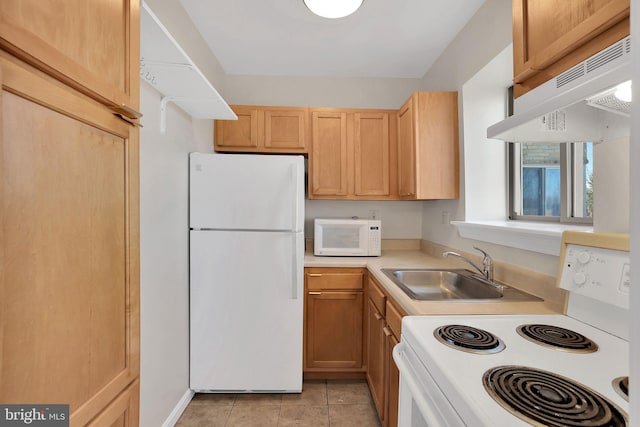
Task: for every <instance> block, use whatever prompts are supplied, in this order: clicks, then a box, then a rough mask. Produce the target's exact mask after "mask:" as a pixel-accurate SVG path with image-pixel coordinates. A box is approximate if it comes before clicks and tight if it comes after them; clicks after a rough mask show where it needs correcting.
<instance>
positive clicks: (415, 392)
mask: <svg viewBox="0 0 640 427" xmlns="http://www.w3.org/2000/svg"><path fill="white" fill-rule="evenodd" d="M393 359H394V360H395V362H396V365H397V366H398V369H399V370H400V400H399V404H398V426H399V427H423V426H427V427H464V426H466V424H465V423H464V422H463V421H462V419H461V418H460V416H459V415H458V414H457V412H456V411H455V409H454V408H453V406H452V405H451V403H450V402H449V401H448V400H447V398H446V396H445V395H444V394H443V393H442V391H441V390H440V388H439V387H438V384H437V383H436V382H435V381H434V379H433V377H432V376H431V375H430V374H429V372H428V371H427V369H426V368H425V367H424V365H423V364H422V362H420V359H418V356H417V354H416V353H415V351H414V350H413V349H412V348H411V346H410V345H409V344H408V343H407V342H406V341H402V342H400V344H398V345H397V346H396V347H395V348H394V349H393Z"/></svg>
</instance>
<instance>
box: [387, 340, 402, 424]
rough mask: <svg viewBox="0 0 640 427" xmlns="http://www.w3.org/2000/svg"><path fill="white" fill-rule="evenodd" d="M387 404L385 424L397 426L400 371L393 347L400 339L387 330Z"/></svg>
mask: <svg viewBox="0 0 640 427" xmlns="http://www.w3.org/2000/svg"><path fill="white" fill-rule="evenodd" d="M385 335H386V340H385V346H386V361H387V366H386V378H387V387H386V391H387V394H386V404H385V409H386V411H387V412H386V413H385V417H384V419H385V426H386V427H396V426H397V425H398V397H399V395H400V371H399V370H398V367H397V366H396V362H395V361H394V360H393V354H392V352H393V348H394V347H395V346H396V345H398V339H397V338H396V337H395V336H394V335H393V334H391V333H390V331H389V329H387V330H386V333H385Z"/></svg>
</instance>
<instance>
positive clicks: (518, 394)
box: [482, 366, 628, 427]
mask: <svg viewBox="0 0 640 427" xmlns="http://www.w3.org/2000/svg"><path fill="white" fill-rule="evenodd" d="M482 381H483V384H484V388H485V389H486V390H487V392H488V393H489V394H490V395H491V397H493V399H494V400H495V401H496V402H498V403H499V404H500V405H502V407H503V408H505V409H506V410H508V411H509V412H511V413H512V414H513V415H515V416H517V417H518V418H520V419H522V420H524V421H527V422H529V423H531V424H533V425H539V426H549V427H565V426H578V427H579V426H608V427H615V426H626V425H627V422H628V419H627V416H626V414H625V413H624V412H622V411H621V410H620V408H618V407H617V406H616V405H614V404H613V403H611V402H610V401H609V400H608V399H607V398H605V397H603V396H602V395H600V394H599V393H598V392H596V391H594V390H591V389H590V388H588V387H585V386H584V385H582V384H580V383H579V382H577V381H575V380H571V379H569V378H565V377H563V376H561V375H558V374H556V373H553V372H548V371H543V370H540V369H534V368H529V367H525V366H499V367H497V368H493V369H490V370H489V371H487V372H485V374H484V375H483V377H482Z"/></svg>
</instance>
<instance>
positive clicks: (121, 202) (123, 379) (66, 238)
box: [0, 0, 140, 426]
mask: <svg viewBox="0 0 640 427" xmlns="http://www.w3.org/2000/svg"><path fill="white" fill-rule="evenodd" d="M61 22H66V23H68V24H66V26H65V27H64V31H60V29H61V28H62V27H61V26H60V23H61ZM138 45H139V30H138V2H137V1H134V0H132V1H122V2H119V1H112V2H102V1H94V0H89V1H85V2H70V1H63V0H60V1H55V2H39V1H12V0H9V1H3V2H1V4H0V47H1V50H0V83H1V84H2V92H1V96H2V98H1V105H0V127H1V128H2V131H1V133H0V138H1V139H0V164H1V166H0V222H1V224H2V225H1V227H0V271H1V272H2V273H1V274H0V402H2V403H7V404H10V403H19V404H25V403H68V404H69V405H70V425H71V426H85V425H95V426H103V425H114V426H117V425H122V426H125V425H126V426H136V425H138V399H139V398H138V390H139V386H138V378H139V339H140V337H139V331H140V326H139V194H138V193H139V174H138V168H139V167H138V163H139V158H138V155H139V132H138V129H137V128H136V127H135V126H132V125H130V124H129V123H127V122H125V121H124V120H122V119H120V118H118V117H117V116H116V115H114V112H115V111H116V110H118V111H119V107H118V108H116V104H118V103H123V104H126V105H127V107H128V108H137V106H138V102H139V101H138V97H139V74H138V66H139V59H138V57H137V55H138V53H137V52H138V49H139V48H138Z"/></svg>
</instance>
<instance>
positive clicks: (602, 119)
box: [487, 37, 631, 143]
mask: <svg viewBox="0 0 640 427" xmlns="http://www.w3.org/2000/svg"><path fill="white" fill-rule="evenodd" d="M630 80H631V38H630V37H627V38H625V39H622V40H620V41H618V42H617V43H614V44H613V45H611V46H609V47H608V48H606V49H603V50H602V51H600V52H598V53H597V54H595V55H593V56H591V57H590V58H588V59H586V60H585V61H583V62H581V63H580V64H578V65H576V66H574V67H573V68H571V69H569V70H567V71H565V72H564V73H562V74H560V75H559V76H557V77H555V78H553V79H551V80H549V81H547V82H546V83H544V84H543V85H541V86H539V87H537V88H535V89H533V90H531V91H529V92H527V93H526V94H524V95H522V96H520V97H518V98H517V99H515V100H514V114H513V115H512V116H510V117H508V118H507V119H505V120H503V121H501V122H498V123H496V124H494V125H493V126H490V127H489V128H488V129H487V137H488V138H493V139H499V140H502V141H507V142H527V143H535V142H540V143H550V142H587V141H588V142H598V141H602V140H604V139H605V138H607V137H611V136H612V135H610V132H611V129H617V131H618V133H619V132H628V122H629V120H628V117H629V112H630V107H631V103H630V102H624V101H621V100H619V99H618V98H617V97H616V96H615V95H614V91H615V90H616V88H617V87H618V86H619V85H620V84H622V83H624V82H629V81H630ZM629 84H630V83H629ZM625 116H626V117H625ZM621 124H622V126H620V125H621ZM621 127H622V128H625V127H626V129H620V128H621ZM615 136H620V135H615Z"/></svg>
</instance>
